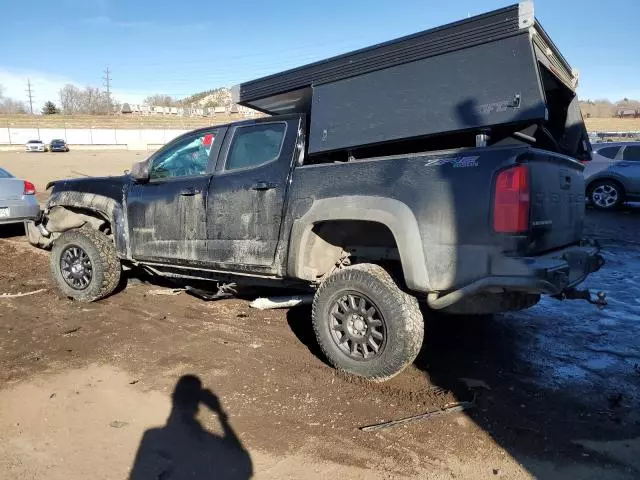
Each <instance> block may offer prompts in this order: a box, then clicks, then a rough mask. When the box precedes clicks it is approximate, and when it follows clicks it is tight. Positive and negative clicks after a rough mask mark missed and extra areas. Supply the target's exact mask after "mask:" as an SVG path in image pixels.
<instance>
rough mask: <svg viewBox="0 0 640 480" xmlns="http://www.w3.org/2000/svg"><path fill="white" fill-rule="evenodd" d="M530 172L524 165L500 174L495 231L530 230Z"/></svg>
mask: <svg viewBox="0 0 640 480" xmlns="http://www.w3.org/2000/svg"><path fill="white" fill-rule="evenodd" d="M529 194H530V192H529V170H528V169H527V167H526V166H524V165H519V166H517V167H513V168H509V169H508V170H504V171H502V172H500V174H499V175H498V179H497V180H496V192H495V197H494V208H493V229H494V230H495V231H496V232H498V233H524V232H526V231H527V230H528V229H529V205H530V195H529Z"/></svg>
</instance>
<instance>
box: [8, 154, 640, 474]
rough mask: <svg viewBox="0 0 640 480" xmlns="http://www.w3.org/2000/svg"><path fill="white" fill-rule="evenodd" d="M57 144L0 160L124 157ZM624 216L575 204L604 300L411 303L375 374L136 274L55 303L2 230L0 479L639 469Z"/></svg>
mask: <svg viewBox="0 0 640 480" xmlns="http://www.w3.org/2000/svg"><path fill="white" fill-rule="evenodd" d="M84 153H85V154H86V152H84ZM72 154H76V155H78V156H77V157H72V156H68V157H64V161H62V162H63V163H61V164H57V163H56V164H55V168H46V167H47V166H48V165H53V163H52V164H45V163H39V162H44V160H46V159H48V158H50V157H49V155H26V154H23V155H22V156H18V154H13V155H15V156H16V158H13V159H11V158H10V159H7V156H6V155H2V154H0V165H2V166H6V167H8V169H9V170H11V171H13V172H14V173H17V174H20V173H19V172H20V169H21V168H23V169H25V170H23V171H24V172H25V173H26V174H30V175H29V176H30V177H31V178H32V179H33V181H35V182H44V183H46V181H48V180H49V179H53V178H55V177H57V176H63V173H61V172H66V171H70V170H78V171H81V170H80V169H81V168H83V167H84V168H87V167H88V166H89V165H90V170H91V171H89V172H85V171H84V170H82V171H83V172H84V173H89V174H117V173H119V171H121V169H122V168H123V165H124V166H126V165H128V164H130V163H131V162H132V161H136V160H139V159H141V157H140V156H132V155H131V153H129V154H128V155H127V154H125V155H123V156H122V157H121V158H120V157H117V155H116V153H108V154H107V153H99V154H96V157H91V155H92V153H89V156H88V157H82V156H81V155H80V154H79V153H76V152H72ZM40 157H41V158H42V159H41V158H40ZM51 158H52V160H51V162H54V161H57V160H56V159H57V156H56V157H55V158H54V157H51ZM73 158H77V159H78V162H77V163H78V165H74V164H73V163H72V162H71V160H72V159H73ZM82 162H84V163H82ZM25 176H26V175H25ZM47 177H48V178H47ZM639 221H640V209H635V208H629V209H626V210H625V211H623V212H620V213H616V214H607V215H603V214H597V213H596V212H590V213H589V215H588V223H587V231H588V233H589V234H591V235H592V236H596V237H598V238H600V239H601V240H602V241H603V245H604V247H605V251H606V254H605V255H606V259H607V262H608V263H607V266H605V268H604V269H603V270H602V271H601V272H598V273H597V274H596V275H594V276H593V277H592V278H591V279H590V280H589V284H588V286H589V287H590V288H593V289H594V290H604V291H606V292H607V293H608V295H609V299H610V305H609V306H608V307H606V308H605V309H603V310H599V309H597V308H596V307H594V306H592V305H589V304H587V303H581V302H566V303H560V302H556V301H554V300H545V301H543V302H541V304H539V305H538V306H536V307H534V308H532V309H530V310H528V311H526V312H522V313H518V314H509V315H501V316H495V317H493V318H481V319H477V318H476V319H472V318H465V317H438V316H435V315H431V314H430V315H428V316H427V323H426V332H425V344H424V347H423V351H422V352H421V354H420V356H419V357H418V360H417V361H416V362H415V363H414V365H412V366H410V367H409V368H408V369H407V370H405V371H404V372H403V373H401V374H400V375H399V376H397V377H396V378H394V379H392V380H391V381H389V382H386V383H382V384H372V383H368V382H365V381H362V380H358V379H356V378H353V377H348V376H345V375H342V374H339V373H337V372H336V371H335V370H333V369H331V368H330V367H329V366H327V365H326V363H325V362H324V361H323V359H322V357H321V355H320V353H319V349H318V347H317V345H316V343H315V340H314V336H313V332H312V329H311V326H310V321H309V320H310V312H309V310H308V309H307V308H295V309H291V310H288V311H286V310H274V311H265V312H260V311H256V310H252V309H251V308H249V306H248V302H247V301H246V299H231V300H222V301H218V302H204V301H202V300H199V299H197V298H194V297H191V296H189V295H187V294H185V293H181V294H178V295H175V296H171V295H158V294H157V293H158V292H159V291H161V292H165V293H166V292H167V289H166V288H165V287H162V286H160V285H154V284H150V283H145V282H141V281H140V280H138V279H131V281H130V282H129V285H128V286H127V288H125V289H123V290H122V291H120V292H119V293H118V294H116V295H114V296H112V297H110V298H107V299H105V300H103V301H101V302H98V303H94V304H89V305H85V304H78V303H74V302H71V301H70V300H68V299H66V298H61V297H60V296H59V295H58V294H57V291H56V290H55V287H54V286H53V285H52V283H51V280H50V276H49V272H48V256H47V255H48V254H47V252H43V251H40V250H36V249H33V248H31V247H30V246H29V245H28V244H26V243H25V240H24V237H22V236H21V234H22V232H21V230H20V229H19V228H4V229H2V230H1V231H0V258H1V259H2V261H1V262H0V332H1V334H0V478H2V479H4V478H6V479H14V478H33V479H45V478H46V479H71V480H76V479H77V480H79V479H85V478H93V479H121V478H127V477H130V478H133V479H143V478H144V479H147V478H149V479H151V478H153V479H176V478H249V477H251V475H253V478H265V479H282V478H318V479H320V478H333V477H336V478H338V477H341V478H348V479H351V478H354V479H359V478H362V479H364V478H383V479H390V478H436V479H439V478H442V479H444V478H447V479H449V478H469V479H482V478H515V479H520V478H531V477H535V478H545V479H547V478H558V479H560V478H562V479H565V478H578V479H632V478H638V476H639V475H640V461H639V459H640V414H639V412H638V399H639V398H640V366H639V365H638V364H639V363H640V347H639V346H638V342H637V338H638V337H639V335H640V315H638V313H637V312H638V303H639V301H638V300H637V299H638V298H640V281H639V280H638V276H637V272H638V269H639V268H640V253H638V248H637V247H638V240H637V238H638V232H639V231H640V229H639V228H638V225H639V223H638V222H639ZM41 289H44V290H42V291H39V292H38V293H35V294H33V295H28V296H22V297H9V298H7V297H5V298H2V295H3V294H17V293H29V292H34V291H38V290H41ZM471 400H473V401H475V404H476V408H475V409H473V410H469V411H467V412H463V413H455V414H450V415H444V416H441V417H439V418H435V419H431V420H425V421H423V422H419V423H414V424H411V425H407V426H404V427H399V428H395V429H388V430H381V431H378V432H368V433H367V432H363V431H361V430H360V429H359V427H361V426H364V425H369V424H373V423H377V422H382V421H387V420H392V419H398V418H402V417H404V416H408V415H413V414H418V413H423V412H428V411H432V410H435V409H439V408H442V407H444V406H446V405H447V404H450V403H452V402H457V401H471Z"/></svg>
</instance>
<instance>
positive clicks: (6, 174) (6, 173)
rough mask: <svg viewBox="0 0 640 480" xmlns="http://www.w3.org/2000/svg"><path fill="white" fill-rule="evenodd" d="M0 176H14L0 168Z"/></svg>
mask: <svg viewBox="0 0 640 480" xmlns="http://www.w3.org/2000/svg"><path fill="white" fill-rule="evenodd" d="M0 178H13V175H11V174H10V173H9V172H7V171H6V170H3V169H1V168H0Z"/></svg>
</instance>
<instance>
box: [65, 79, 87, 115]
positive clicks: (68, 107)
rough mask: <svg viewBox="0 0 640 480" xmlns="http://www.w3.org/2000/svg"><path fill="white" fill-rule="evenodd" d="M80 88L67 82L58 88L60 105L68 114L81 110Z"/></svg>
mask: <svg viewBox="0 0 640 480" xmlns="http://www.w3.org/2000/svg"><path fill="white" fill-rule="evenodd" d="M82 101H83V100H82V90H80V89H79V88H78V87H76V86H75V85H71V84H67V85H65V86H64V87H62V88H61V89H60V107H61V108H62V112H63V113H66V114H68V115H70V114H73V113H80V112H81V111H82Z"/></svg>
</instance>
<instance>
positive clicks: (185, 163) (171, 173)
mask: <svg viewBox="0 0 640 480" xmlns="http://www.w3.org/2000/svg"><path fill="white" fill-rule="evenodd" d="M224 130H225V129H223V128H211V129H209V130H198V131H197V132H191V133H188V134H186V135H183V136H181V137H178V138H177V139H175V140H173V141H172V142H170V143H169V144H167V146H165V147H164V148H162V149H161V150H159V151H158V152H157V153H156V154H154V155H153V156H152V157H151V158H150V159H149V162H150V166H149V172H150V173H149V181H148V182H146V183H134V184H133V185H132V186H131V189H130V191H129V195H128V200H127V220H128V224H129V225H128V227H129V238H130V244H131V256H132V257H133V258H134V259H136V260H147V261H157V262H168V263H188V262H189V261H190V260H200V259H203V258H206V254H207V250H206V240H207V227H206V225H207V218H206V208H207V195H208V193H209V183H210V182H211V177H212V176H213V166H214V161H215V158H216V157H217V152H218V151H219V147H220V145H221V144H222V141H223V137H224ZM212 159H213V160H212Z"/></svg>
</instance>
